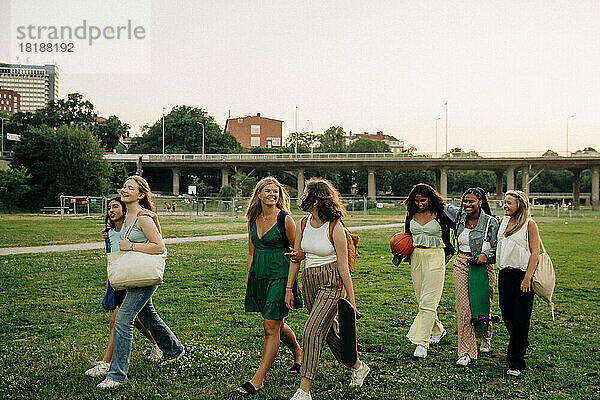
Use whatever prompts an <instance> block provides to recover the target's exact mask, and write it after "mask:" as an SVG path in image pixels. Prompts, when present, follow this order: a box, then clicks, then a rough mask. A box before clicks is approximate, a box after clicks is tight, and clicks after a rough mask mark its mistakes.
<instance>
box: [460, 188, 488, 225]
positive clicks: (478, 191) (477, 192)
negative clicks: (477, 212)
mask: <svg viewBox="0 0 600 400" xmlns="http://www.w3.org/2000/svg"><path fill="white" fill-rule="evenodd" d="M468 194H472V195H473V196H475V197H477V198H478V199H479V200H481V207H480V208H481V209H482V210H483V212H485V213H486V214H487V215H489V216H494V214H492V210H491V209H490V203H489V202H488V198H487V195H486V194H485V191H484V190H483V189H482V188H480V187H475V188H468V189H467V190H465V192H464V193H463V194H462V197H461V198H460V207H459V209H458V214H457V215H456V221H454V223H455V224H458V219H459V218H460V214H461V213H462V210H463V202H464V200H465V196H466V195H468Z"/></svg>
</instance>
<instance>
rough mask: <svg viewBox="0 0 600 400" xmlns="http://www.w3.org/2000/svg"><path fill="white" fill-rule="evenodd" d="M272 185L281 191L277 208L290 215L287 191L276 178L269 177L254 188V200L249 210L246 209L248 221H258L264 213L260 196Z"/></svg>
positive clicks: (251, 201) (249, 205) (252, 199)
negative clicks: (266, 187) (262, 191)
mask: <svg viewBox="0 0 600 400" xmlns="http://www.w3.org/2000/svg"><path fill="white" fill-rule="evenodd" d="M271 184H273V185H275V186H277V188H278V189H279V199H278V200H277V203H276V204H275V207H277V208H279V209H280V210H283V211H285V212H286V213H288V214H289V213H290V195H289V194H288V192H287V190H285V188H284V187H283V186H281V183H279V181H278V180H277V179H276V178H274V177H272V176H267V177H266V178H263V179H261V180H260V181H259V182H258V183H257V184H256V186H254V190H253V192H252V198H251V199H250V202H249V203H248V208H247V209H246V218H248V221H254V220H256V218H258V216H259V215H260V213H261V212H262V204H261V202H260V199H259V198H258V194H259V193H260V192H261V190H263V189H264V188H265V186H267V185H271Z"/></svg>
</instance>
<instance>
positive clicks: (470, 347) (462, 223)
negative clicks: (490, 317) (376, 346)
mask: <svg viewBox="0 0 600 400" xmlns="http://www.w3.org/2000/svg"><path fill="white" fill-rule="evenodd" d="M444 211H445V213H446V215H447V216H448V217H449V218H450V219H451V220H453V221H454V222H455V224H456V228H455V229H456V230H455V234H456V237H457V238H458V255H457V256H456V258H454V262H453V263H452V266H453V269H452V277H453V279H454V298H455V307H456V322H457V326H458V357H459V358H458V361H456V365H460V366H466V365H469V364H470V363H471V360H476V359H477V342H476V339H475V328H474V327H473V326H472V325H471V304H470V302H469V259H471V260H473V261H475V262H477V263H478V264H486V265H487V273H488V282H489V293H490V304H491V300H492V297H493V294H494V286H495V285H496V274H495V273H494V266H493V263H494V261H495V258H496V244H497V242H498V240H497V233H498V222H497V221H496V218H494V217H493V216H492V212H491V210H490V205H489V203H488V199H487V196H486V195H485V192H484V191H483V189H481V188H470V189H467V190H466V191H465V192H464V193H463V195H462V198H461V202H460V207H456V206H454V205H452V204H446V205H444ZM484 243H485V248H484ZM491 337H492V324H491V322H490V323H489V325H488V331H487V334H485V335H483V336H481V339H482V340H481V347H480V348H479V351H481V352H482V353H489V352H490V350H491V342H490V339H491Z"/></svg>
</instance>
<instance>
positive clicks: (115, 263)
mask: <svg viewBox="0 0 600 400" xmlns="http://www.w3.org/2000/svg"><path fill="white" fill-rule="evenodd" d="M136 222H137V218H136V219H135V221H134V223H133V224H131V226H130V227H129V229H127V232H126V233H125V238H127V237H128V236H129V233H130V232H131V229H132V228H133V226H134V225H135V223H136ZM166 256H167V253H166V252H165V253H163V254H146V253H142V252H139V251H117V252H114V253H108V254H107V259H108V265H107V267H106V272H107V274H108V280H109V281H110V285H111V286H112V287H113V289H115V290H125V289H133V288H138V287H146V286H153V285H160V284H162V283H163V275H164V272H165V257H166Z"/></svg>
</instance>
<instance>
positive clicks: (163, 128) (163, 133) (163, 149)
mask: <svg viewBox="0 0 600 400" xmlns="http://www.w3.org/2000/svg"><path fill="white" fill-rule="evenodd" d="M162 109H163V116H162V136H163V140H162V153H163V154H165V108H164V107H163V108H162Z"/></svg>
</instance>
